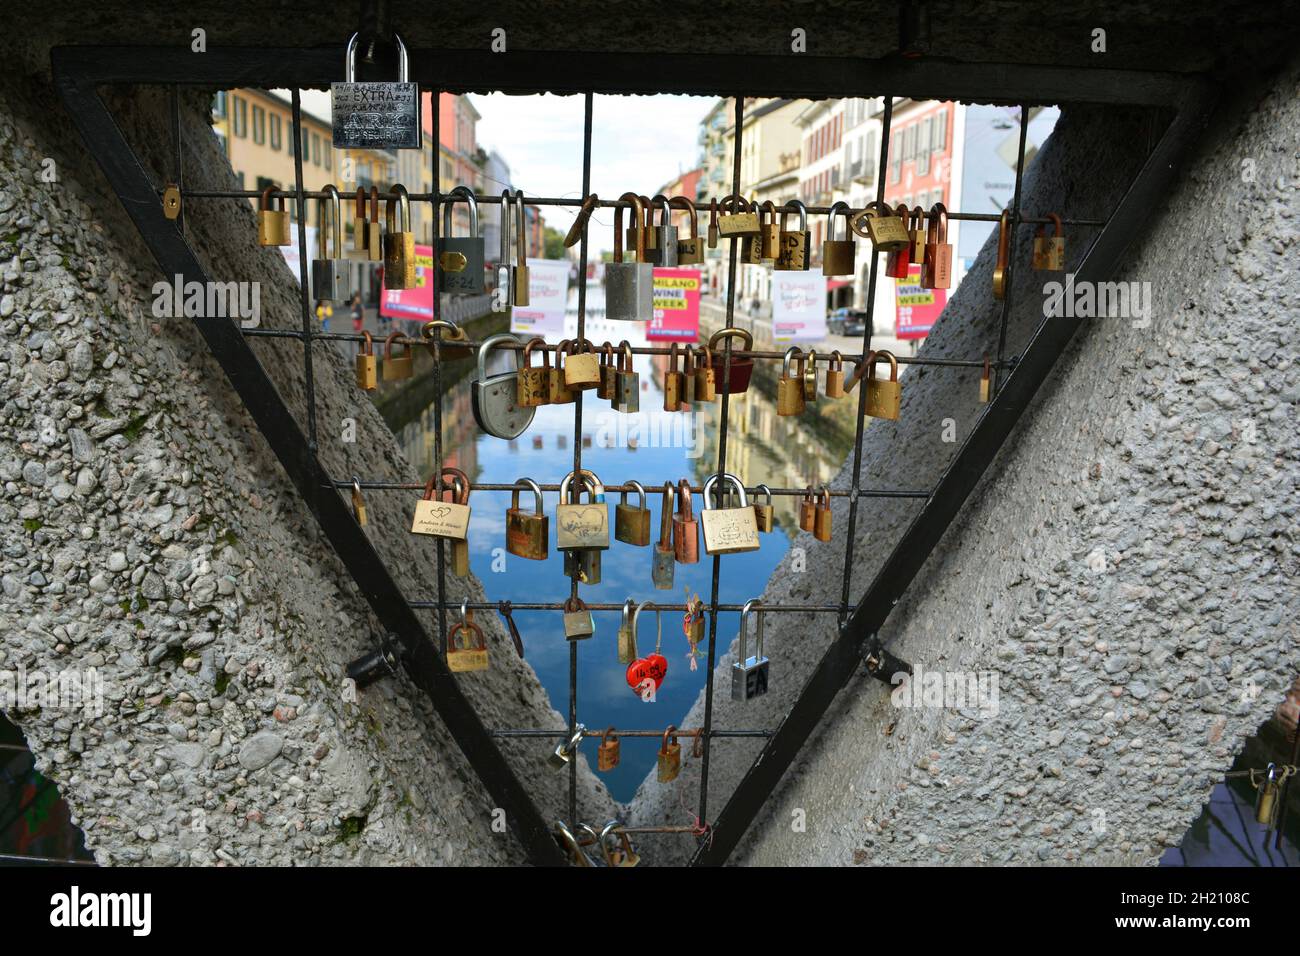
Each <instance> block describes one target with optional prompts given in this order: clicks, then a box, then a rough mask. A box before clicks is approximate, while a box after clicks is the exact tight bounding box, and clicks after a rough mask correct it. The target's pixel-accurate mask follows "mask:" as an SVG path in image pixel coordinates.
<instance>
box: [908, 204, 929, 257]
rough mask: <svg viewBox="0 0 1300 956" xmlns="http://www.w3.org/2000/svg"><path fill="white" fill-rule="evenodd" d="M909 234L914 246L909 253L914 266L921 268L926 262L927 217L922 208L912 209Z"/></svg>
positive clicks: (914, 207)
mask: <svg viewBox="0 0 1300 956" xmlns="http://www.w3.org/2000/svg"><path fill="white" fill-rule="evenodd" d="M907 234H908V235H909V236H910V237H911V239H912V246H911V249H910V251H909V253H908V255H909V257H910V258H911V260H912V265H915V266H920V265H921V264H922V263H924V262H925V240H926V216H925V210H924V209H922V208H921V207H920V206H913V207H912V215H911V219H910V220H909V222H908V227H907Z"/></svg>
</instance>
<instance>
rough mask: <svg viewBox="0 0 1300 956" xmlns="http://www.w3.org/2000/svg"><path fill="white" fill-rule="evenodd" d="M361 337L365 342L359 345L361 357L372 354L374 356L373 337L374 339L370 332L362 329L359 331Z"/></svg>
mask: <svg viewBox="0 0 1300 956" xmlns="http://www.w3.org/2000/svg"><path fill="white" fill-rule="evenodd" d="M361 335H362V337H363V338H364V339H365V341H364V342H362V343H361V354H362V355H374V354H375V337H374V336H373V335H371V334H370V331H369V330H368V329H362V330H361Z"/></svg>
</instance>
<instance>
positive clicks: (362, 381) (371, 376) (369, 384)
mask: <svg viewBox="0 0 1300 956" xmlns="http://www.w3.org/2000/svg"><path fill="white" fill-rule="evenodd" d="M361 335H362V337H363V338H364V339H365V342H364V343H363V344H362V346H361V350H360V351H359V352H357V387H358V388H364V389H365V390H366V391H367V392H373V391H374V390H375V389H376V388H378V387H379V374H378V372H379V366H378V360H377V359H376V358H375V339H374V336H372V335H371V334H370V333H369V332H367V331H362V333H361Z"/></svg>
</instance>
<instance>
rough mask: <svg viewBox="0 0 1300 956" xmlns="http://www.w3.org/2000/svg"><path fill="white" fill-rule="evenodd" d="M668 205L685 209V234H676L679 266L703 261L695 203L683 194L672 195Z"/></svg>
mask: <svg viewBox="0 0 1300 956" xmlns="http://www.w3.org/2000/svg"><path fill="white" fill-rule="evenodd" d="M668 205H669V207H670V208H672V209H682V210H685V212H686V215H687V218H688V224H687V226H686V234H685V235H682V234H681V233H680V232H679V233H678V234H677V264H678V265H679V266H695V265H699V264H700V263H702V262H704V240H703V239H702V238H701V237H700V234H699V228H700V225H699V218H698V215H697V213H696V209H695V203H694V202H692V201H691V200H690V199H688V198H687V197H685V196H674V197H673V198H672V199H670V200H668Z"/></svg>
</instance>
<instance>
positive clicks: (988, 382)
mask: <svg viewBox="0 0 1300 956" xmlns="http://www.w3.org/2000/svg"><path fill="white" fill-rule="evenodd" d="M992 397H993V369H992V367H991V366H990V364H989V357H988V356H987V355H986V356H984V371H983V372H981V373H980V403H981V404H984V405H987V404H988V402H989V399H990V398H992Z"/></svg>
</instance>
